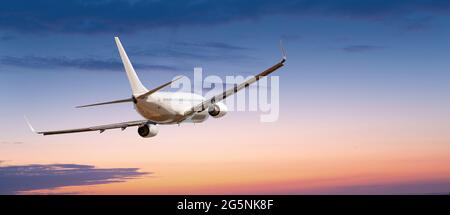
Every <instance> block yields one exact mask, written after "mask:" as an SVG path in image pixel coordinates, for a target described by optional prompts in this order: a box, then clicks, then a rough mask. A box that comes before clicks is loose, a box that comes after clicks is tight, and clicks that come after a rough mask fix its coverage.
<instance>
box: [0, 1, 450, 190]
mask: <svg viewBox="0 0 450 215" xmlns="http://www.w3.org/2000/svg"><path fill="white" fill-rule="evenodd" d="M449 23H450V3H449V2H448V1H425V0H421V1H420V0H416V1H406V0H398V1H376V0H368V1H357V0H340V1H333V0H323V1H306V0H305V1H301V0H300V1H290V0H282V1H264V0H260V1H234V0H229V1H226V0H224V1H206V0H196V1H181V0H180V1H173V0H172V1H139V0H133V1H131V0H129V1H126V0H97V1H81V0H66V1H50V0H42V1H31V2H30V1H24V0H15V1H3V2H2V7H0V98H2V102H1V105H0V116H1V123H0V193H25V194H26V193H69V194H72V193H81V194H405V193H406V194H417V193H449V192H450V71H449V68H450V60H449V56H450V25H449ZM114 36H120V37H121V40H122V43H123V45H124V46H125V48H126V50H127V52H128V54H129V57H130V59H131V61H132V62H133V64H134V65H135V68H136V70H137V72H138V73H139V76H140V77H141V80H142V82H143V83H144V84H145V85H146V86H147V87H148V88H152V87H154V86H158V85H159V84H161V83H164V82H166V81H168V80H170V79H172V78H173V77H174V76H176V75H186V76H188V77H192V75H193V67H195V66H201V67H203V69H204V72H205V74H206V75H208V74H215V75H219V76H221V77H225V76H226V75H244V76H247V75H251V74H255V73H257V72H259V71H261V70H263V69H265V68H266V67H268V66H271V65H272V64H274V63H276V62H277V61H278V60H279V58H280V53H279V50H278V41H279V40H280V39H283V41H284V43H285V47H286V49H287V52H288V62H287V64H286V66H285V67H283V68H282V69H280V70H279V71H277V73H275V74H276V75H278V76H279V78H280V118H279V120H278V121H277V122H274V123H261V122H260V121H259V116H260V114H261V113H260V112H250V111H246V112H232V113H229V114H228V115H226V116H225V117H224V118H222V119H220V120H217V119H210V120H208V121H207V122H205V123H203V124H196V125H192V124H183V125H181V126H180V127H178V126H160V131H159V134H158V135H157V136H156V137H154V138H150V139H144V138H141V137H139V135H138V134H137V132H136V129H135V128H128V129H126V130H125V131H123V132H122V131H120V130H111V131H106V132H105V133H103V134H98V133H96V132H93V133H81V134H71V135H60V136H46V137H42V136H37V135H34V134H33V133H31V132H30V131H29V129H28V127H27V125H26V123H25V121H24V119H23V115H27V116H28V118H29V119H30V120H31V122H32V123H33V125H34V126H35V127H36V128H37V129H41V130H44V129H61V128H76V127H85V126H90V125H96V124H104V123H115V122H121V121H129V120H136V119H141V117H140V116H139V115H138V114H137V113H136V112H135V111H134V109H133V108H132V106H131V105H130V104H117V105H110V106H103V107H96V108H89V109H75V108H73V107H74V106H76V105H81V104H86V103H93V102H99V101H108V100H114V99H121V98H127V97H129V95H130V93H131V92H130V89H129V84H128V81H127V79H126V76H125V74H124V71H123V67H122V65H121V63H120V59H119V56H118V53H117V50H116V46H115V44H114V40H113V37H114Z"/></svg>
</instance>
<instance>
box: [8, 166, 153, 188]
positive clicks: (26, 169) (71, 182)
mask: <svg viewBox="0 0 450 215" xmlns="http://www.w3.org/2000/svg"><path fill="white" fill-rule="evenodd" d="M148 174H151V173H147V172H139V169H138V168H96V167H95V166H91V165H80V164H47V165H44V164H31V165H19V166H0V194H17V193H20V192H23V191H33V190H39V189H54V188H60V187H65V186H83V185H99V184H108V183H118V182H124V181H126V180H129V179H135V178H139V177H142V176H144V175H148Z"/></svg>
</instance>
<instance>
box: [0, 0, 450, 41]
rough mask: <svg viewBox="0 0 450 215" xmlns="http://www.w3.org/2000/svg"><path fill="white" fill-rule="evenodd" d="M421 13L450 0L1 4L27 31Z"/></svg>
mask: <svg viewBox="0 0 450 215" xmlns="http://www.w3.org/2000/svg"><path fill="white" fill-rule="evenodd" d="M23 5H27V6H26V7H24V6H23ZM48 5H51V7H49V6H48ZM415 12H427V13H431V14H442V15H448V14H449V12H450V2H448V1H426V0H415V1H408V0H397V1H378V0H367V1H360V0H346V1H307V0H279V1H271V0H248V1H240V0H227V1H198V0H192V1H187V0H171V1H142V0H137V1H129V0H109V1H79V0H65V1H53V0H42V1H26V0H14V1H13V0H7V1H3V2H2V7H0V20H1V21H0V28H1V29H7V30H13V31H19V32H27V33H30V32H79V33H96V32H112V33H120V32H123V33H128V32H135V31H139V30H142V29H154V28H162V27H179V26H188V25H216V24H222V23H229V22H235V21H242V20H248V19H256V18H260V17H263V16H270V15H280V14H282V15H296V16H299V17H301V16H328V17H342V18H350V19H362V20H382V19H391V20H395V19H398V18H399V17H405V16H408V15H409V14H411V13H415Z"/></svg>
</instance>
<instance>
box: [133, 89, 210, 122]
mask: <svg viewBox="0 0 450 215" xmlns="http://www.w3.org/2000/svg"><path fill="white" fill-rule="evenodd" d="M204 100H205V98H204V97H203V96H201V95H198V94H193V93H184V92H156V93H154V94H152V95H150V96H148V97H147V98H145V99H141V100H137V102H136V104H135V108H136V111H137V112H138V113H139V114H141V115H142V116H143V117H145V118H146V119H148V120H151V121H154V122H157V123H158V124H176V123H180V122H181V121H183V120H184V118H183V116H184V113H185V112H186V111H188V110H190V109H191V108H192V107H193V106H195V105H196V104H200V103H201V102H203V101H204ZM208 116H209V114H208V110H204V111H202V112H199V113H195V114H194V115H193V116H191V117H190V118H188V119H186V120H185V121H190V122H194V123H199V122H203V121H205V120H206V119H208Z"/></svg>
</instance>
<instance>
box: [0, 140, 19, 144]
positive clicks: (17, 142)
mask: <svg viewBox="0 0 450 215" xmlns="http://www.w3.org/2000/svg"><path fill="white" fill-rule="evenodd" d="M23 143H24V142H22V141H6V140H3V141H0V144H23Z"/></svg>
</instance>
